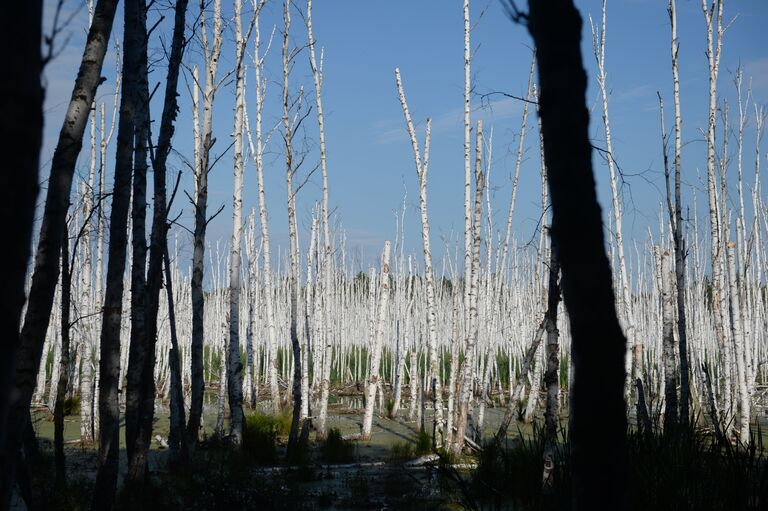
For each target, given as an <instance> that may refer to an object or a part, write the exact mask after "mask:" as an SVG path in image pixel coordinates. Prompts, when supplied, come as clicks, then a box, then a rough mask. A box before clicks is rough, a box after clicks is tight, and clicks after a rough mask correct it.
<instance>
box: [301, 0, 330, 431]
mask: <svg viewBox="0 0 768 511" xmlns="http://www.w3.org/2000/svg"><path fill="white" fill-rule="evenodd" d="M306 19H307V35H308V39H309V63H310V66H311V68H312V79H313V81H314V84H315V108H316V111H317V127H318V142H319V145H320V170H321V172H322V178H323V201H322V208H321V225H322V228H323V258H322V262H321V263H320V261H318V263H320V267H321V268H322V276H320V275H318V280H320V279H322V286H321V288H322V289H323V290H324V291H323V293H324V296H323V299H322V313H321V314H322V318H323V321H322V325H323V329H322V330H321V335H322V338H321V339H316V340H315V345H316V346H322V347H323V363H322V368H321V371H322V379H321V383H320V386H321V390H320V392H321V396H320V419H319V421H318V433H319V434H320V436H324V435H325V423H326V420H327V413H328V395H329V389H330V374H331V373H330V364H331V358H332V354H333V348H332V345H331V340H332V339H333V323H334V322H333V321H331V301H330V300H329V299H328V297H329V295H328V293H331V287H332V286H331V282H332V275H333V264H332V261H331V258H332V249H331V234H330V227H329V218H328V216H329V215H330V211H329V194H328V158H327V152H326V146H325V115H324V111H323V97H322V84H323V67H322V64H323V62H322V53H321V57H320V65H319V66H318V63H317V58H316V55H315V35H314V32H313V31H312V0H307V13H306ZM326 366H327V370H326Z"/></svg>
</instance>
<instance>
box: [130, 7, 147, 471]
mask: <svg viewBox="0 0 768 511" xmlns="http://www.w3.org/2000/svg"><path fill="white" fill-rule="evenodd" d="M138 9H139V16H140V21H139V24H138V26H137V27H136V28H137V29H138V30H139V31H140V33H137V34H136V37H137V38H140V43H139V44H140V45H141V47H140V48H139V54H140V57H139V58H140V62H139V69H137V70H136V71H135V72H137V73H138V76H137V77H136V79H137V80H138V89H137V98H136V99H137V104H136V114H135V121H134V124H135V135H134V145H135V149H134V162H133V194H132V203H131V244H132V248H133V252H132V254H131V335H130V347H129V355H128V371H127V373H126V386H125V448H126V452H127V454H128V466H129V467H130V468H129V473H130V478H131V480H133V481H139V480H143V478H144V477H143V474H144V468H145V466H146V459H144V458H143V457H142V459H143V461H142V460H137V459H136V458H135V457H134V450H135V449H136V447H137V444H138V443H140V442H141V440H140V438H139V432H138V428H139V420H140V419H139V416H140V414H141V408H142V407H141V401H142V399H143V398H144V396H142V391H141V390H142V384H143V382H142V380H143V372H144V368H145V360H146V359H147V358H148V357H151V358H152V359H154V351H153V352H152V354H150V353H149V343H148V342H147V337H148V336H147V333H148V332H147V298H148V297H147V229H146V216H147V143H148V137H147V134H148V130H149V116H150V114H149V104H148V101H149V86H148V82H147V34H146V2H145V0H139V7H138ZM142 27H143V28H142ZM126 51H127V50H126ZM153 365H154V364H153ZM153 398H154V396H153Z"/></svg>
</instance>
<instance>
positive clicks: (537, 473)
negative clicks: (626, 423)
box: [441, 426, 768, 510]
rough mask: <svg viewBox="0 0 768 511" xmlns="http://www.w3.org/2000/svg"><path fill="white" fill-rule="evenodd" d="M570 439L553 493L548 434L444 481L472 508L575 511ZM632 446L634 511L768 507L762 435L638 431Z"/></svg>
mask: <svg viewBox="0 0 768 511" xmlns="http://www.w3.org/2000/svg"><path fill="white" fill-rule="evenodd" d="M565 438H566V435H565V434H564V432H561V438H560V439H559V440H560V441H559V443H558V444H557V446H556V448H555V459H556V464H555V469H554V472H553V474H552V476H551V480H550V482H551V485H550V486H549V488H548V490H547V491H546V492H545V491H544V490H543V486H542V457H543V452H544V435H543V431H542V430H541V428H540V427H535V428H534V430H533V434H532V435H531V436H528V437H524V436H523V435H520V436H519V437H518V438H515V439H513V440H511V441H508V442H503V443H502V442H498V441H493V442H490V443H487V444H485V445H484V448H483V451H482V453H481V454H480V455H479V458H478V467H477V470H475V471H474V472H472V473H468V474H462V473H459V472H458V471H456V470H453V469H451V468H450V466H449V465H448V464H442V465H441V475H442V477H443V482H444V484H445V485H446V486H447V488H448V489H449V491H451V492H452V493H453V495H454V498H455V499H456V500H458V501H459V502H460V503H461V505H462V506H463V507H466V508H468V509H514V510H525V509H567V508H569V507H570V502H571V483H572V475H573V474H572V466H571V459H570V450H569V445H568V443H567V442H566V441H565ZM626 445H627V460H628V483H627V508H628V509H632V510H635V509H636V510H647V509H659V510H661V509H723V510H753V509H754V510H757V509H766V508H768V459H767V457H766V453H765V450H764V446H763V443H762V436H761V431H759V428H758V430H757V431H755V432H754V434H753V435H752V440H751V441H750V442H749V443H748V444H746V445H744V444H739V443H732V442H728V441H724V440H722V439H719V438H717V437H716V436H715V435H714V434H713V433H711V432H708V431H704V430H702V429H699V428H696V427H695V426H692V427H691V428H689V429H687V430H680V429H677V430H675V431H672V432H667V433H664V432H660V431H658V430H654V431H652V432H647V433H640V432H636V431H631V432H629V433H628V434H627V443H626ZM608 448H609V446H606V449H608Z"/></svg>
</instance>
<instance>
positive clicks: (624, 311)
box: [590, 0, 643, 397]
mask: <svg viewBox="0 0 768 511" xmlns="http://www.w3.org/2000/svg"><path fill="white" fill-rule="evenodd" d="M605 7H606V0H603V7H602V23H601V29H600V30H599V31H597V29H595V27H594V26H593V27H592V40H593V47H594V52H595V59H596V60H597V83H598V85H599V86H600V96H601V99H602V107H603V126H604V127H605V148H606V153H607V156H606V161H607V163H608V170H609V175H610V181H611V199H612V202H613V221H614V228H615V243H616V251H617V253H618V256H619V287H620V288H621V296H620V297H621V302H620V304H621V305H620V308H619V311H620V317H622V319H623V325H624V330H625V334H626V337H627V342H628V345H627V353H626V358H625V364H626V378H625V382H624V393H625V395H626V396H627V397H629V391H630V389H631V388H632V387H631V385H630V384H631V381H632V379H633V378H639V377H640V376H641V375H642V371H643V368H642V363H643V345H642V342H641V341H640V340H639V339H637V338H636V337H635V321H634V317H633V316H632V298H631V294H630V283H629V276H628V274H627V263H626V259H625V257H624V234H623V228H622V224H623V222H622V208H621V199H620V197H619V185H618V176H617V173H616V163H615V162H616V160H615V154H614V152H613V140H612V138H611V123H610V117H609V116H608V86H607V83H606V82H607V79H606V73H605V26H606V24H605V10H606V9H605ZM591 23H592V19H591V18H590V24H591Z"/></svg>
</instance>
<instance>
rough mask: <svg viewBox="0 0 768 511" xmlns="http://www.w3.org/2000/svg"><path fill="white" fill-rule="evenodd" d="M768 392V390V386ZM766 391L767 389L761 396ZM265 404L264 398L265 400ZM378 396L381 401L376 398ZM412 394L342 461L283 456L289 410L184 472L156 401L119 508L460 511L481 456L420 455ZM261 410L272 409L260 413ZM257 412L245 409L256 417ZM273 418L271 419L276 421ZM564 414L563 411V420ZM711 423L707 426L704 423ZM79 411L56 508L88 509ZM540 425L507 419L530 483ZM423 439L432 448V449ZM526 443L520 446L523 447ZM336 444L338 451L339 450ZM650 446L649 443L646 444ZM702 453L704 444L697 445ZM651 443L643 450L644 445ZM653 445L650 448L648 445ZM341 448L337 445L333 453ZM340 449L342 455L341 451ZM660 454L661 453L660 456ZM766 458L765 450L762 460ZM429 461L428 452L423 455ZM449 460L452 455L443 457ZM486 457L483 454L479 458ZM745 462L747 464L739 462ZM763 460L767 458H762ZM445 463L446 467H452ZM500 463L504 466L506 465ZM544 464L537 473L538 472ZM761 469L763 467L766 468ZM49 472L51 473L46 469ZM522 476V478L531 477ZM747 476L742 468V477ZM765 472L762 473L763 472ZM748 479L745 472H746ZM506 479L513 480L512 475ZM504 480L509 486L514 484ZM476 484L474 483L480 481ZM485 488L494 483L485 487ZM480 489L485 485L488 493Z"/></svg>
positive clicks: (312, 450)
mask: <svg viewBox="0 0 768 511" xmlns="http://www.w3.org/2000/svg"><path fill="white" fill-rule="evenodd" d="M764 390H768V389H764ZM208 397H209V399H206V401H207V402H206V406H205V413H204V425H205V432H206V435H208V436H209V437H212V435H213V425H215V423H216V409H217V406H216V400H215V398H213V396H208ZM763 397H765V396H763ZM759 401H761V403H760V405H758V406H757V407H756V410H755V411H756V412H757V415H758V417H757V424H758V425H759V429H757V431H758V432H760V437H761V438H762V440H763V442H760V443H759V445H761V446H762V445H768V408H766V407H765V401H766V400H765V399H760V400H759ZM267 404H268V403H266V402H264V403H259V408H266V405H267ZM377 404H378V403H377ZM408 404H409V403H408V402H407V401H406V402H405V403H404V409H402V410H401V411H400V414H399V417H398V418H397V419H394V420H393V419H389V418H386V417H384V416H383V415H384V414H381V415H379V414H374V425H373V431H372V437H371V439H370V440H367V441H363V440H359V439H355V440H347V441H344V442H342V444H343V445H344V446H346V447H347V448H348V452H347V453H346V454H343V455H342V456H341V457H338V456H337V458H338V459H335V460H332V461H330V462H329V460H327V459H326V458H327V451H326V449H327V447H326V444H323V443H321V442H316V441H314V436H315V435H314V434H311V435H310V438H309V442H308V443H307V445H305V446H303V449H304V452H303V454H302V456H301V457H300V458H301V459H300V460H299V461H298V462H297V461H293V462H291V463H289V462H288V461H287V460H286V441H287V438H286V433H287V430H286V425H287V424H288V420H289V414H288V413H287V412H286V413H284V414H283V416H281V417H279V418H277V419H274V422H273V423H271V424H273V425H278V423H280V422H281V424H279V426H275V427H276V428H277V429H280V431H279V433H278V434H277V435H275V440H274V441H273V443H272V445H273V453H272V455H271V456H270V457H269V459H267V460H264V459H255V458H254V457H253V456H249V455H234V454H233V452H232V451H231V450H230V449H228V448H227V447H226V446H225V445H223V444H221V442H219V443H216V442H215V441H211V442H208V443H204V444H203V445H202V446H201V448H199V449H198V450H197V451H196V452H195V454H194V456H193V459H192V461H191V463H190V467H189V470H187V471H186V472H185V474H184V475H181V476H180V475H179V474H178V472H177V471H174V470H171V469H170V468H169V450H168V449H167V448H165V447H164V443H165V441H166V439H167V436H168V430H169V425H170V424H169V417H168V411H167V408H162V407H158V408H157V410H156V413H155V423H154V429H153V441H152V450H151V453H150V458H149V470H150V474H151V481H152V485H151V487H150V489H149V490H148V491H147V489H146V488H145V489H144V490H145V491H144V492H139V493H142V495H141V496H139V497H137V496H136V495H135V494H133V493H132V490H131V489H130V488H126V487H124V485H123V479H124V475H125V473H126V471H127V458H126V454H125V445H124V442H125V440H124V428H121V435H120V436H121V445H120V447H121V449H120V476H119V478H120V479H119V482H118V488H120V490H119V492H118V493H119V496H118V502H119V503H121V504H120V505H119V506H118V507H119V508H120V509H141V510H142V511H148V510H150V509H191V510H194V509H201V510H202V509H227V510H229V509H232V510H235V509H256V508H258V509H302V510H312V509H327V510H342V509H420V510H427V509H463V508H465V507H466V506H465V501H464V498H465V496H466V495H464V493H465V492H466V491H467V489H468V488H469V485H471V484H472V483H471V481H472V480H473V474H474V471H473V470H472V469H473V468H474V467H476V466H477V463H478V458H477V457H471V456H466V457H464V458H462V459H458V460H452V462H451V463H453V466H452V467H453V468H451V466H450V465H446V464H445V463H442V464H439V463H423V462H422V463H413V461H414V460H415V459H420V457H421V456H422V455H423V454H425V453H426V452H428V451H429V450H430V449H429V443H428V442H429V439H428V438H426V439H425V437H424V435H423V434H422V435H419V434H418V432H417V424H415V423H413V422H408V421H407V420H405V417H407V415H408ZM504 412H505V407H500V406H498V405H497V406H496V407H488V408H486V411H485V423H484V428H483V435H482V436H483V438H486V439H487V438H490V437H492V436H493V434H494V433H495V432H496V430H497V429H498V426H499V424H500V422H501V420H502V417H503V415H504ZM255 413H256V415H261V417H262V418H263V417H271V416H269V415H268V414H267V413H264V412H263V411H262V413H261V414H259V412H258V411H257V412H255ZM253 414H254V411H249V412H247V415H253ZM32 418H33V424H34V429H35V432H36V434H37V437H38V440H39V444H40V446H41V451H42V453H43V456H42V458H44V459H45V460H46V463H47V465H45V466H44V467H43V468H38V469H37V473H38V474H37V476H36V480H37V484H38V485H39V487H40V489H41V490H42V493H44V494H47V495H51V496H52V495H53V491H54V490H53V477H52V473H53V469H52V457H53V455H52V452H53V449H52V445H53V422H52V417H51V414H50V413H49V412H48V411H47V409H39V410H35V411H33V414H32ZM270 420H272V419H270ZM362 421H363V415H362V399H361V396H358V395H351V396H349V395H345V396H333V397H332V399H331V403H330V406H329V417H328V427H329V429H330V428H335V429H337V430H338V432H339V433H340V434H341V435H342V437H343V438H355V437H356V436H359V433H360V431H361V427H362ZM566 423H567V417H563V422H562V426H563V427H565V426H566ZM424 424H425V425H427V429H428V430H429V429H431V428H429V426H430V425H431V409H429V408H427V409H426V410H425V417H424ZM701 426H702V427H704V429H705V430H706V429H708V428H706V425H701ZM79 436H80V421H79V415H72V416H67V417H66V418H65V429H64V439H65V454H66V461H67V475H68V488H69V489H68V492H69V494H68V495H67V496H66V498H61V496H60V495H59V496H56V497H55V498H52V499H51V500H54V501H55V502H54V503H52V504H51V505H50V508H51V509H65V510H66V511H77V510H79V509H88V507H89V506H88V504H89V499H90V494H91V491H92V487H93V483H94V480H95V477H96V449H97V447H96V446H94V445H83V444H81V443H80V441H79ZM535 436H536V435H535V432H534V429H533V427H532V426H531V425H524V424H523V423H520V422H513V423H512V424H511V425H510V428H509V432H508V437H507V443H506V449H509V448H510V447H513V448H517V451H515V452H517V454H516V456H518V457H519V456H520V455H521V454H522V456H523V458H529V459H528V460H527V462H525V463H527V464H528V465H531V467H532V468H533V471H532V476H531V477H532V478H533V480H532V482H531V485H532V486H536V478H539V480H540V477H541V476H540V468H539V469H537V468H536V467H537V466H539V463H540V461H539V460H540V453H537V451H536V449H537V447H536V446H535V443H536V442H535V440H533V441H531V440H532V439H534V438H535ZM425 441H426V442H427V446H426V448H425V445H424V443H425ZM521 445H522V446H523V449H522V450H521V449H520V446H521ZM339 448H340V446H339V445H336V447H334V449H336V450H338V449H339ZM642 449H644V450H645V451H648V450H649V447H648V446H646V447H642ZM698 449H699V450H700V451H704V450H705V449H706V447H703V448H698ZM645 451H644V452H645ZM650 451H651V452H653V448H652V447H651V448H650ZM331 454H334V453H331ZM336 454H337V455H338V454H339V453H338V452H336ZM654 455H655V454H654ZM760 459H761V460H764V458H760ZM421 460H422V461H424V458H421ZM443 461H445V460H443ZM481 461H482V460H481ZM742 465H743V464H742ZM755 466H756V467H757V466H764V461H760V462H759V463H758V465H755ZM446 467H447V470H446ZM499 468H501V467H499ZM529 469H530V467H528V468H525V469H524V472H525V473H524V474H523V473H522V472H521V473H515V472H514V471H515V470H517V468H515V467H513V466H505V467H504V468H503V469H502V471H506V472H509V473H508V474H507V476H506V477H509V476H514V477H517V478H518V479H520V478H521V475H522V476H524V477H528V474H527V473H528V472H529V471H530V470H529ZM537 472H538V474H537ZM757 472H759V473H761V474H765V472H764V469H759V470H758V471H757ZM45 474H47V476H46V475H45ZM524 477H522V478H524ZM740 477H741V476H740ZM762 477H765V476H761V477H760V478H762ZM741 478H742V479H743V477H741ZM505 480H507V479H505ZM493 483H494V484H495V483H499V484H500V485H502V487H503V486H504V485H505V484H506V485H508V484H509V483H504V482H503V481H495V482H493ZM473 491H477V489H476V488H475V489H474V490H473ZM486 492H487V491H486ZM481 493H482V492H481ZM11 509H19V510H22V509H25V507H24V505H23V503H22V502H21V500H20V499H18V498H17V499H15V501H14V503H13V504H12V506H11Z"/></svg>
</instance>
